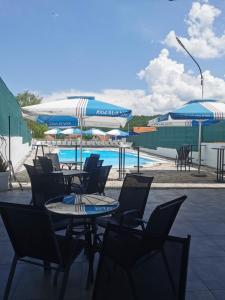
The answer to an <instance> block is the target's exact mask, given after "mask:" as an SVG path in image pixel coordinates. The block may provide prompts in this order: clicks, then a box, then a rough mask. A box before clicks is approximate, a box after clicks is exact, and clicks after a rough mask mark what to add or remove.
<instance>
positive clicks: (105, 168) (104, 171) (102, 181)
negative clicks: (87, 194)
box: [98, 166, 112, 194]
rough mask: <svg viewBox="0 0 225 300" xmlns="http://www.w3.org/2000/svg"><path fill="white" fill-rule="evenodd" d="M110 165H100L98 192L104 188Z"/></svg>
mask: <svg viewBox="0 0 225 300" xmlns="http://www.w3.org/2000/svg"><path fill="white" fill-rule="evenodd" d="M111 168H112V166H102V167H100V173H99V179H98V192H99V194H103V193H104V190H105V185H106V182H107V179H108V176H109V172H110V170H111Z"/></svg>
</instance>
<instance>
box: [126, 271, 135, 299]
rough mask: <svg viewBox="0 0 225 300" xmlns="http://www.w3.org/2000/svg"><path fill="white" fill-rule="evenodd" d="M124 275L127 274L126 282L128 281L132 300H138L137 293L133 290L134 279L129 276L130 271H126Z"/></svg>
mask: <svg viewBox="0 0 225 300" xmlns="http://www.w3.org/2000/svg"><path fill="white" fill-rule="evenodd" d="M126 273H127V278H128V281H129V284H130V287H131V291H132V294H133V298H134V300H138V297H137V292H136V289H135V283H134V279H133V276H132V274H131V271H130V270H126Z"/></svg>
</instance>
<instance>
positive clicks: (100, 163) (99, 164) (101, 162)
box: [97, 159, 104, 167]
mask: <svg viewBox="0 0 225 300" xmlns="http://www.w3.org/2000/svg"><path fill="white" fill-rule="evenodd" d="M103 162H104V159H99V161H98V164H97V167H102V165H103Z"/></svg>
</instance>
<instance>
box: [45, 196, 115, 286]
mask: <svg viewBox="0 0 225 300" xmlns="http://www.w3.org/2000/svg"><path fill="white" fill-rule="evenodd" d="M45 207H46V209H47V210H48V211H49V212H51V213H55V214H60V215H64V216H68V217H70V226H69V229H68V237H69V236H72V234H73V220H74V219H75V218H78V219H80V218H83V219H85V221H86V222H84V229H85V238H86V241H87V246H88V254H89V271H88V280H87V286H88V285H89V284H90V283H91V282H93V277H94V271H93V263H94V253H95V242H96V240H95V237H96V231H97V229H96V222H95V221H96V218H97V217H100V216H104V215H109V214H112V213H113V212H115V211H116V210H117V209H118V208H119V202H118V201H117V200H115V199H113V198H110V197H106V196H101V195H94V194H90V195H87V194H83V195H78V196H77V197H76V198H75V201H74V204H66V203H63V201H60V202H51V200H50V201H48V202H47V203H46V205H45Z"/></svg>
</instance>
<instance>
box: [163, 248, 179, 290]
mask: <svg viewBox="0 0 225 300" xmlns="http://www.w3.org/2000/svg"><path fill="white" fill-rule="evenodd" d="M161 253H162V257H163V261H164V264H165V266H166V271H167V274H168V277H169V280H170V283H171V286H172V290H173V292H174V294H175V295H176V293H177V292H176V287H175V283H174V281H173V276H172V274H171V271H170V267H169V264H168V261H167V257H166V254H165V252H164V250H162V252H161Z"/></svg>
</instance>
